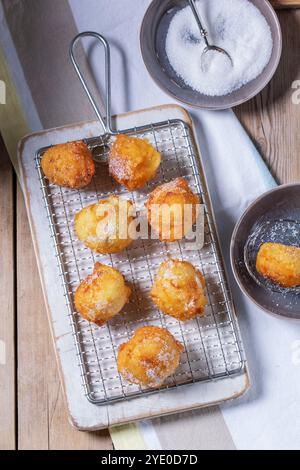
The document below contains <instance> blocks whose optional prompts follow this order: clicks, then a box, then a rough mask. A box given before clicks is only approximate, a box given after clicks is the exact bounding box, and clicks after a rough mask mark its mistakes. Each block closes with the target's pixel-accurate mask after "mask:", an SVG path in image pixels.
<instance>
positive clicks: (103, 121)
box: [69, 31, 116, 134]
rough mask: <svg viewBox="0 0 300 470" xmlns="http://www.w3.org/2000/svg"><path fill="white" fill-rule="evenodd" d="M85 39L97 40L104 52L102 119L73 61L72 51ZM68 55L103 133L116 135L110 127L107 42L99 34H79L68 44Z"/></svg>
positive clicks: (108, 51) (108, 54) (109, 77)
mask: <svg viewBox="0 0 300 470" xmlns="http://www.w3.org/2000/svg"><path fill="white" fill-rule="evenodd" d="M86 37H93V38H95V39H97V40H98V41H100V42H101V43H102V45H103V47H104V51H105V108H106V111H105V112H106V116H105V117H103V116H102V114H101V112H100V110H99V108H98V106H97V103H96V101H95V100H94V98H93V96H92V93H91V91H90V89H89V87H88V85H87V83H86V81H85V79H84V78H83V75H82V73H81V71H80V68H79V66H78V63H77V61H76V59H75V54H74V49H75V46H76V44H77V42H78V41H79V40H80V39H82V38H86ZM69 53H70V58H71V61H72V64H73V66H74V68H75V71H76V73H77V75H78V77H79V80H80V82H81V84H82V86H83V88H84V91H85V92H86V94H87V96H88V98H89V100H90V103H91V105H92V106H93V109H94V111H95V113H96V115H97V117H98V119H99V121H100V122H101V125H102V127H103V129H104V132H105V133H106V134H116V132H115V131H114V130H113V129H112V127H111V67H110V48H109V44H108V42H107V40H106V39H105V38H104V37H103V36H101V34H98V33H95V32H92V31H86V32H83V33H79V34H78V35H77V36H75V38H74V39H73V40H72V42H71V44H70V50H69Z"/></svg>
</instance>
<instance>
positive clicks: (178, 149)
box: [35, 120, 245, 404]
mask: <svg viewBox="0 0 300 470" xmlns="http://www.w3.org/2000/svg"><path fill="white" fill-rule="evenodd" d="M122 132H123V133H127V134H130V135H134V136H137V137H141V138H147V139H148V140H149V141H150V142H151V143H152V144H153V145H154V146H155V147H156V148H157V150H158V151H159V152H160V153H161V155H162V163H161V167H160V169H159V172H158V174H157V176H156V179H155V180H153V181H151V182H150V183H149V184H148V185H147V188H146V189H145V190H142V191H139V192H133V193H130V192H128V191H127V190H126V189H124V188H123V187H121V186H119V185H117V183H116V182H115V181H114V180H113V179H112V178H111V177H110V176H109V174H108V164H107V154H108V151H109V145H110V143H109V142H110V141H109V140H108V139H107V138H106V137H105V136H104V137H101V136H100V137H97V138H91V139H86V143H87V145H88V146H89V148H90V149H91V151H92V153H93V156H94V159H95V162H96V175H95V177H94V178H93V181H92V183H91V184H90V186H88V187H87V188H84V189H83V190H70V189H66V188H61V187H58V186H54V185H52V184H50V183H49V182H48V180H47V179H46V178H45V177H44V175H43V171H42V169H41V166H40V160H41V157H42V156H43V153H44V152H45V150H46V148H44V149H41V150H40V151H39V152H38V153H37V155H36V157H35V158H36V168H37V171H38V174H39V179H40V185H41V190H42V193H43V199H44V202H45V209H46V213H47V218H48V221H49V227H50V231H51V237H52V239H53V246H54V254H53V256H55V257H56V259H57V264H58V269H59V276H60V277H61V282H62V286H63V290H64V296H65V298H66V305H67V308H68V315H69V318H70V324H71V327H72V331H73V336H74V341H75V345H76V348H77V354H78V359H79V366H80V368H81V375H82V381H83V387H84V392H85V394H86V396H87V398H88V399H89V400H90V401H91V402H93V403H96V404H107V403H110V402H113V401H118V400H122V399H128V398H130V397H137V396H140V395H141V394H143V395H144V394H148V393H155V391H153V390H149V389H146V388H143V387H139V386H137V385H132V384H129V383H127V382H126V381H124V380H123V378H122V377H121V376H120V374H119V373H118V370H117V365H116V357H117V352H118V348H119V346H120V344H122V343H124V342H126V341H127V340H128V339H129V338H130V337H131V336H132V334H133V333H134V331H135V330H136V329H137V328H138V327H141V326H143V325H156V326H162V327H164V328H167V329H168V330H169V331H170V332H171V333H172V334H173V335H174V336H175V337H176V339H177V340H179V341H180V342H181V343H182V344H183V346H184V352H183V354H182V356H181V362H180V365H179V367H178V369H177V370H176V373H175V374H174V375H173V376H172V377H170V378H169V379H168V380H167V381H166V383H165V384H164V385H163V386H162V387H161V388H160V390H163V389H170V388H173V387H180V386H183V385H186V384H189V383H193V382H199V381H206V380H215V379H221V378H224V377H228V376H231V375H235V374H238V373H240V372H242V371H243V370H244V368H245V357H244V353H243V349H242V345H241V340H240V336H239V331H238V327H237V323H236V319H235V314H234V308H233V304H232V300H231V295H230V292H229V289H228V285H227V281H226V277H225V272H224V265H223V261H222V257H221V254H220V250H219V244H218V237H217V234H216V229H215V224H214V220H213V217H212V214H211V207H210V200H209V197H208V193H207V188H206V184H205V178H204V175H203V170H202V167H201V163H200V159H199V156H198V151H197V147H196V145H195V142H194V140H193V136H192V133H191V130H190V128H189V126H188V125H187V124H186V123H185V122H183V121H181V120H171V121H166V122H163V123H158V124H151V125H149V126H144V127H139V128H133V129H129V130H126V131H122ZM179 176H181V177H184V178H185V179H186V180H187V182H188V183H189V185H190V187H191V188H192V189H193V191H194V192H196V193H197V194H198V195H199V196H200V198H201V200H202V203H203V204H204V211H205V241H204V246H203V248H202V249H201V250H196V251H187V250H185V247H184V243H183V242H175V243H161V242H160V241H159V240H150V239H149V240H136V241H134V242H133V244H132V245H131V246H130V247H129V248H127V250H125V251H124V252H122V253H118V254H113V255H99V254H97V253H94V252H92V251H91V250H89V249H88V248H86V247H85V246H84V245H83V244H82V243H81V242H79V241H78V239H77V238H76V236H75V233H74V229H73V223H74V216H75V214H76V213H77V212H78V211H79V210H80V209H82V207H84V206H86V205H88V204H92V203H95V202H97V201H98V200H99V199H101V198H104V197H108V196H109V195H111V194H116V195H119V196H121V197H122V196H124V197H127V198H130V199H132V200H133V202H134V203H135V205H136V207H137V210H139V209H141V208H142V207H143V206H144V203H145V201H146V200H147V195H148V194H149V192H150V191H152V190H153V189H154V187H156V186H157V185H159V184H162V183H164V182H168V181H171V180H173V179H174V178H177V177H179ZM168 257H172V258H175V259H183V260H186V261H190V262H191V263H193V265H194V266H195V267H197V268H198V269H200V270H201V271H202V272H203V274H204V276H205V278H206V283H207V297H208V301H209V305H208V306H207V307H206V312H205V316H204V317H201V318H200V317H199V318H197V319H195V320H192V321H188V322H186V323H182V322H178V321H177V320H175V319H174V318H172V317H169V316H166V315H164V314H162V313H161V312H160V311H159V310H158V309H157V308H156V307H155V306H154V304H153V303H152V302H151V300H150V297H149V292H150V289H151V286H152V284H153V279H154V276H155V274H156V273H157V270H158V268H159V266H160V264H161V263H162V261H164V260H165V259H167V258H168ZM96 261H100V262H102V263H105V264H108V265H110V266H112V267H115V268H117V269H118V270H119V271H120V272H122V274H123V275H124V276H125V278H126V280H127V282H128V283H130V284H131V287H132V295H131V298H130V302H129V303H128V304H127V306H125V308H124V310H123V311H122V313H121V314H120V315H118V316H116V317H115V318H114V319H113V320H111V321H110V322H109V323H108V324H106V325H104V326H102V327H98V326H96V325H95V324H92V323H89V322H87V321H86V320H84V319H83V318H82V317H81V316H80V315H79V314H78V313H77V312H76V310H75V307H74V293H75V291H76V288H77V286H78V284H79V283H80V282H81V281H82V280H83V279H84V278H85V277H86V276H87V275H89V274H91V272H92V271H93V266H94V264H95V262H96ZM156 391H157V390H156Z"/></svg>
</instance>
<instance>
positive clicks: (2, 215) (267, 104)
mask: <svg viewBox="0 0 300 470" xmlns="http://www.w3.org/2000/svg"><path fill="white" fill-rule="evenodd" d="M282 1H283V0H282ZM287 3H289V4H293V3H296V2H293V1H287ZM297 3H299V2H297ZM279 18H280V23H281V26H282V30H283V38H284V48H283V57H282V60H281V64H280V66H279V69H278V71H277V73H276V76H275V77H274V79H273V80H272V82H271V83H270V85H269V86H268V87H267V88H266V89H265V90H264V91H263V92H262V93H261V94H260V95H258V96H257V97H256V98H255V99H253V100H251V101H250V102H249V103H246V104H244V105H242V106H240V107H239V108H237V109H236V110H235V111H236V114H237V116H238V117H239V119H240V120H241V122H242V123H243V124H244V126H245V128H246V129H247V131H248V132H249V135H250V136H251V137H252V139H253V141H254V143H255V145H256V146H257V147H258V149H259V151H260V152H261V154H262V155H263V157H264V158H265V161H266V162H267V164H268V165H269V167H270V169H271V171H272V173H273V174H274V176H275V177H276V178H277V180H278V182H279V183H286V182H295V181H298V182H299V181H300V158H299V148H300V104H299V105H297V104H293V102H292V93H293V92H294V90H293V89H292V83H293V82H294V81H295V80H297V79H299V80H300V34H299V31H300V10H290V11H281V12H280V13H279ZM0 253H1V269H0V329H1V334H0V338H1V340H2V341H4V342H5V344H6V363H5V364H1V363H0V409H1V419H0V449H15V448H19V449H50V448H51V449H111V448H112V442H111V439H110V437H109V434H108V432H107V431H104V432H96V433H80V432H78V431H76V430H74V429H73V428H72V427H71V426H70V424H69V423H68V417H67V412H66V409H65V404H64V399H63V395H62V389H61V386H60V384H59V378H58V372H57V366H56V362H55V357H54V351H53V345H52V341H51V338H50V333H49V328H48V324H47V315H46V312H44V310H45V308H44V301H43V296H42V292H41V288H40V282H39V276H38V272H37V267H36V262H35V255H34V252H33V247H32V242H31V236H30V232H29V227H28V222H27V217H26V212H25V208H24V203H23V198H22V193H21V190H20V188H19V186H18V183H17V181H16V177H15V175H14V172H13V169H12V167H11V164H10V161H9V158H8V155H7V152H6V149H5V147H4V144H3V142H2V141H1V139H0ZM0 347H1V345H0Z"/></svg>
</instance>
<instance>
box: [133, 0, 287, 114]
mask: <svg viewBox="0 0 300 470" xmlns="http://www.w3.org/2000/svg"><path fill="white" fill-rule="evenodd" d="M250 1H251V2H252V3H253V4H254V5H255V6H256V7H257V8H258V9H259V10H260V11H261V13H262V14H263V15H264V17H265V18H266V20H267V22H268V24H269V26H270V28H271V32H272V36H273V52H272V56H271V59H270V62H269V64H268V65H267V67H266V68H265V69H264V70H263V72H262V73H261V75H259V77H257V78H256V79H255V80H252V81H251V82H249V83H248V84H247V85H244V86H243V87H242V88H240V89H239V90H236V91H234V92H233V93H230V94H228V95H225V96H206V95H202V94H201V93H199V92H197V91H195V90H193V89H192V88H190V87H188V86H187V85H186V84H185V83H184V82H183V80H181V79H180V78H179V77H178V76H177V75H176V73H175V72H174V70H173V68H172V67H171V65H170V63H169V60H168V57H167V54H166V51H165V43H166V36H167V32H168V28H169V24H170V21H171V20H172V18H173V16H174V15H175V14H176V13H177V11H178V10H180V9H182V8H183V7H186V6H187V1H186V0H153V2H152V3H151V4H150V6H149V8H148V10H147V12H146V14H145V16H144V20H143V23H142V26H141V33H140V42H141V51H142V56H143V59H144V62H145V65H146V67H147V69H148V72H149V73H150V75H151V76H152V78H153V79H154V80H155V82H156V83H157V84H158V85H159V86H160V87H161V88H162V89H163V90H164V91H166V92H167V93H169V94H170V95H171V96H173V97H174V98H176V99H177V100H179V101H182V102H184V103H186V104H188V105H191V106H196V107H199V108H205V109H211V110H218V109H225V108H232V107H233V106H237V105H238V104H241V103H243V102H245V101H247V100H249V99H250V98H252V97H253V96H255V95H257V93H259V92H260V91H261V90H262V89H263V88H264V87H265V86H266V85H267V84H268V83H269V81H270V80H271V78H272V77H273V75H274V73H275V71H276V69H277V66H278V63H279V60H280V56H281V50H282V37H281V29H280V24H279V21H278V18H277V15H276V13H275V11H274V10H273V8H272V7H271V5H270V3H269V2H268V1H267V0H250Z"/></svg>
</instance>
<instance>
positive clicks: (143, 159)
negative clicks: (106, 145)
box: [109, 134, 161, 191]
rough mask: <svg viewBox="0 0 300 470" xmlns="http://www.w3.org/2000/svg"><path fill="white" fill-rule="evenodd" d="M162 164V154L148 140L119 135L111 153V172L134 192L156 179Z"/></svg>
mask: <svg viewBox="0 0 300 470" xmlns="http://www.w3.org/2000/svg"><path fill="white" fill-rule="evenodd" d="M160 162H161V156H160V153H159V152H157V151H156V150H155V148H154V147H153V146H152V145H151V144H150V143H149V142H148V141H147V140H146V139H137V138H136V137H130V136H128V135H125V134H119V135H118V136H117V137H116V140H115V141H114V143H113V145H112V148H111V151H110V153H109V172H110V174H111V176H112V177H113V178H114V179H115V180H116V181H117V182H118V183H120V184H122V185H123V186H126V188H127V189H129V191H133V190H134V189H140V188H142V187H143V186H145V184H146V183H147V182H148V181H150V180H151V179H153V178H154V177H155V174H156V171H157V169H158V167H159V165H160Z"/></svg>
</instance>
